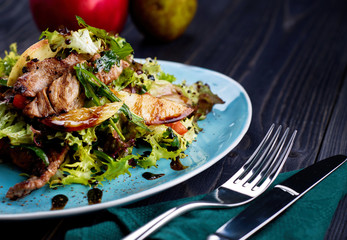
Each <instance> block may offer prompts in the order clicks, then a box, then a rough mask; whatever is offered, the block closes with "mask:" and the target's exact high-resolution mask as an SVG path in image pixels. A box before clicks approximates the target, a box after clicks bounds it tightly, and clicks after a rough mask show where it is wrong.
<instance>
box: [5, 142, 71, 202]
mask: <svg viewBox="0 0 347 240" xmlns="http://www.w3.org/2000/svg"><path fill="white" fill-rule="evenodd" d="M67 152H68V147H67V146H64V147H62V148H61V149H59V150H57V149H51V150H50V151H49V153H48V158H49V162H50V163H49V165H48V166H47V167H45V168H44V169H41V172H42V173H41V174H39V175H32V176H31V177H30V178H29V179H27V180H25V181H23V182H20V183H17V184H16V185H14V186H13V187H11V188H10V189H9V190H8V191H7V194H6V197H7V198H9V199H11V200H16V199H17V198H21V197H24V196H26V195H28V194H30V193H31V192H32V191H33V190H36V189H39V188H41V187H43V186H44V185H45V184H46V183H47V182H48V181H49V179H50V178H51V177H52V176H54V175H55V173H56V172H57V170H58V168H59V166H60V165H61V163H62V162H63V161H64V159H65V156H66V154H67ZM12 157H16V156H12ZM17 157H18V156H17Z"/></svg>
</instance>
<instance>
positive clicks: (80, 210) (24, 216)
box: [0, 58, 252, 221]
mask: <svg viewBox="0 0 347 240" xmlns="http://www.w3.org/2000/svg"><path fill="white" fill-rule="evenodd" d="M134 60H135V61H144V60H145V59H144V58H134ZM157 62H158V63H159V65H161V63H164V64H169V65H177V66H184V67H188V68H191V69H195V70H199V71H207V72H209V73H211V74H214V75H217V76H219V77H221V78H223V79H225V80H227V81H228V82H230V83H232V84H235V85H236V86H237V87H238V89H239V90H240V92H241V93H242V94H243V96H244V97H245V99H246V103H247V109H248V113H247V119H246V121H245V123H244V127H243V129H242V131H241V132H240V134H239V135H238V137H237V138H236V139H235V140H234V141H233V143H232V144H230V145H229V146H228V147H227V148H226V149H224V151H222V152H221V153H219V154H218V155H217V156H215V157H214V158H213V159H211V160H209V161H207V162H206V163H204V164H203V165H201V166H200V167H198V168H196V169H194V170H192V171H191V172H188V173H186V174H184V175H182V176H179V177H177V178H176V179H173V180H170V181H168V182H165V183H163V184H160V185H158V186H155V187H153V188H149V189H146V190H143V191H141V192H138V193H134V194H132V195H130V196H127V197H123V198H121V199H116V200H111V201H107V202H102V203H99V204H94V205H86V206H80V207H72V208H67V209H62V210H58V211H51V210H49V211H38V212H29V213H8V214H0V221H2V220H13V221H21V220H36V219H48V218H59V217H66V216H73V215H78V214H85V213H90V212H94V211H98V210H102V209H107V208H111V207H121V206H124V205H127V204H130V203H133V202H135V201H139V200H141V199H144V198H147V197H150V196H152V195H154V194H157V193H160V192H162V191H164V190H167V189H169V188H172V187H174V186H176V185H178V184H180V183H182V182H184V181H186V180H188V179H190V178H192V177H194V176H196V175H198V174H199V173H201V172H203V171H205V170H206V169H208V168H210V167H211V166H212V165H214V164H216V163H217V162H218V161H220V160H221V159H222V158H223V157H225V156H226V155H227V154H228V153H229V152H230V151H231V150H232V149H234V148H235V147H236V146H237V145H238V144H239V142H240V141H241V139H242V138H243V137H244V136H245V134H246V132H247V131H248V129H249V126H250V124H251V120H252V103H251V100H250V97H249V96H248V93H247V92H246V90H245V89H244V87H243V86H242V85H241V84H240V83H239V82H237V81H236V80H234V79H233V78H231V77H229V76H227V75H225V74H223V73H220V72H217V71H215V70H211V69H207V68H203V67H199V66H195V65H189V64H185V63H179V62H174V61H168V60H157Z"/></svg>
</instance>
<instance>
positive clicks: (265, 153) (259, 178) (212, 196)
mask: <svg viewBox="0 0 347 240" xmlns="http://www.w3.org/2000/svg"><path fill="white" fill-rule="evenodd" d="M274 128H275V124H272V125H271V127H270V129H269V130H268V132H267V133H266V135H265V137H264V139H263V140H262V141H261V143H260V144H259V146H258V147H257V149H256V150H255V151H254V153H253V154H252V155H251V157H250V158H249V159H248V160H247V162H246V163H245V164H244V165H243V166H242V167H241V169H240V170H238V171H237V172H236V173H235V174H234V175H233V176H232V177H231V178H230V179H229V180H227V181H226V182H225V183H224V184H223V185H221V186H220V187H218V188H217V189H216V190H214V191H212V192H210V193H209V194H207V195H206V196H205V197H203V198H202V199H201V200H199V201H193V202H189V203H186V204H183V205H181V206H177V207H174V208H172V209H170V210H168V211H166V212H164V213H163V214H161V215H159V216H158V217H156V218H154V219H153V220H151V221H150V222H148V223H147V224H145V225H144V226H142V227H140V228H139V229H137V230H136V231H134V232H133V233H131V234H129V235H128V236H126V237H125V238H123V240H130V239H131V240H133V239H137V240H139V239H144V238H145V237H147V236H149V235H150V234H151V233H153V232H154V231H156V230H157V229H159V228H160V227H162V226H163V225H164V224H166V223H167V222H169V221H170V220H172V219H173V218H175V217H177V216H179V215H182V214H183V213H185V212H188V211H190V210H193V209H198V208H214V207H219V208H221V207H225V208H229V207H236V206H240V205H243V204H246V203H248V202H250V201H252V200H253V199H255V198H256V197H257V196H259V195H260V194H261V193H263V192H264V191H265V190H266V189H267V188H268V187H269V186H270V184H271V183H272V182H273V181H274V180H275V178H276V177H277V175H278V174H279V172H280V170H281V169H282V167H283V165H284V163H285V161H286V159H287V157H288V155H289V152H290V150H291V148H292V147H293V143H294V139H295V136H296V133H297V131H296V130H295V131H294V132H293V133H292V135H291V137H290V139H289V140H288V141H286V140H287V138H288V135H289V128H287V129H286V130H285V132H284V133H283V135H282V137H281V138H280V139H279V137H280V133H281V130H282V126H281V125H280V126H279V127H278V128H277V130H276V131H275V133H274V134H273V136H272V137H271V135H272V133H273V130H274Z"/></svg>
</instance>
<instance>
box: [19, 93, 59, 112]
mask: <svg viewBox="0 0 347 240" xmlns="http://www.w3.org/2000/svg"><path fill="white" fill-rule="evenodd" d="M47 89H48V88H47V87H46V88H44V89H42V90H41V91H40V92H38V93H37V95H36V97H35V99H34V100H33V101H31V102H30V103H29V104H28V105H26V106H25V107H24V109H23V113H24V114H25V115H27V116H29V117H47V116H50V115H53V114H55V113H56V112H55V111H54V108H53V107H52V105H51V102H50V101H49V99H48V96H47Z"/></svg>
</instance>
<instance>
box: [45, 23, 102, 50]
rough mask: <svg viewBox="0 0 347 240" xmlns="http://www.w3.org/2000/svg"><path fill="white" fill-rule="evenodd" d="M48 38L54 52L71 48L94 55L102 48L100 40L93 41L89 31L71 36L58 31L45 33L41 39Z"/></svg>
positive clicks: (79, 31) (85, 30)
mask: <svg viewBox="0 0 347 240" xmlns="http://www.w3.org/2000/svg"><path fill="white" fill-rule="evenodd" d="M43 37H45V38H47V39H48V42H49V44H50V47H51V49H52V50H53V51H57V50H60V49H65V48H71V49H72V50H75V51H76V52H78V53H85V54H90V55H94V54H96V53H98V52H99V51H100V50H99V49H100V48H101V41H100V40H92V38H91V35H90V32H89V31H88V30H87V29H79V30H78V31H72V32H71V34H60V33H59V32H57V31H54V32H50V31H48V30H46V31H43V32H42V34H41V37H40V39H41V38H43Z"/></svg>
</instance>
